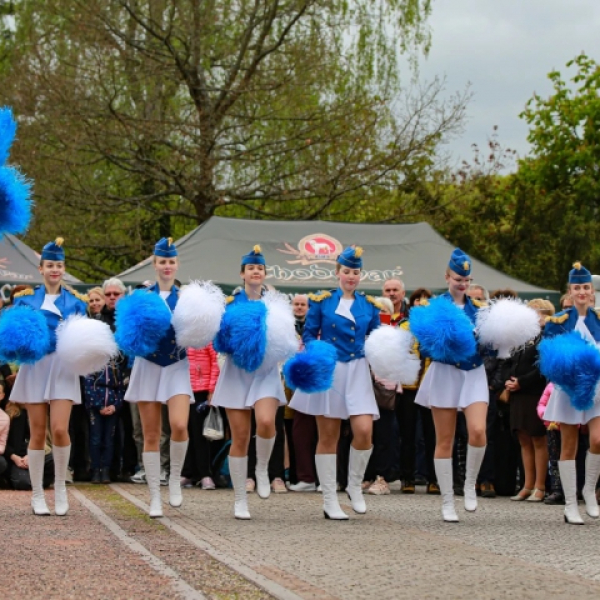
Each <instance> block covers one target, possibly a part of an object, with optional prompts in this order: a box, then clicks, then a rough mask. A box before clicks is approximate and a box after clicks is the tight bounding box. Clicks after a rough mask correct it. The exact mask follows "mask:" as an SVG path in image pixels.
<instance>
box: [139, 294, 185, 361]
mask: <svg viewBox="0 0 600 600" xmlns="http://www.w3.org/2000/svg"><path fill="white" fill-rule="evenodd" d="M148 292H149V293H154V294H160V288H159V287H158V283H155V284H154V285H153V286H152V287H150V288H148ZM178 299H179V288H178V287H177V286H176V285H174V286H173V287H172V288H171V293H170V294H169V295H168V296H167V297H166V298H165V302H166V303H167V305H168V307H169V308H170V309H171V312H173V311H174V310H175V307H176V306H177V300H178ZM186 356H187V353H186V351H185V348H180V347H179V346H178V345H177V340H176V339H175V329H173V325H170V326H169V329H168V331H167V333H165V335H163V337H162V338H161V340H160V343H159V345H158V348H157V350H156V352H153V353H152V354H149V355H148V356H144V358H145V359H146V360H149V361H150V362H152V363H154V364H155V365H159V366H160V367H168V366H169V365H172V364H175V363H176V362H178V361H180V360H183V359H184V358H186Z"/></svg>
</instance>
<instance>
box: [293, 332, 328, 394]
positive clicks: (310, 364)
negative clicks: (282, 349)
mask: <svg viewBox="0 0 600 600" xmlns="http://www.w3.org/2000/svg"><path fill="white" fill-rule="evenodd" d="M336 362H337V350H336V349H335V346H333V345H332V344H329V343H328V342H322V341H320V340H315V341H313V342H309V343H308V344H307V345H306V348H305V349H304V350H303V351H302V352H298V353H297V354H296V355H295V356H294V357H293V358H290V360H288V361H287V362H286V363H285V365H284V366H283V376H284V377H285V382H286V384H287V386H288V387H289V388H290V389H291V390H296V389H298V390H300V391H301V392H305V393H306V394H315V393H317V392H326V391H327V390H329V389H331V386H332V385H333V377H334V372H335V365H336Z"/></svg>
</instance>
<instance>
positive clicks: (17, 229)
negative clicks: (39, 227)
mask: <svg viewBox="0 0 600 600" xmlns="http://www.w3.org/2000/svg"><path fill="white" fill-rule="evenodd" d="M30 220H31V183H30V182H29V181H28V180H27V179H26V178H25V177H24V176H23V175H22V174H21V173H19V171H17V169H15V168H14V167H0V234H2V233H12V234H19V233H25V232H26V231H27V228H28V227H29V221H30Z"/></svg>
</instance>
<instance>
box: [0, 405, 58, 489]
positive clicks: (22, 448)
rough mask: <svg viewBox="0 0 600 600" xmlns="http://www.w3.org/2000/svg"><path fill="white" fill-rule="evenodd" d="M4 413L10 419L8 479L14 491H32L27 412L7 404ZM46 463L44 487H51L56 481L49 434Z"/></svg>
mask: <svg viewBox="0 0 600 600" xmlns="http://www.w3.org/2000/svg"><path fill="white" fill-rule="evenodd" d="M4 412H5V413H6V414H7V415H8V417H9V419H10V425H9V429H8V436H7V438H6V445H5V448H4V458H5V460H6V462H7V463H8V469H7V471H6V474H7V478H8V480H9V483H10V485H11V487H12V488H13V489H14V490H30V489H31V487H32V486H31V484H32V481H31V473H30V469H31V464H30V460H29V454H28V449H27V444H28V442H29V437H30V431H29V421H28V419H27V412H26V411H25V410H23V407H22V406H20V405H19V404H16V403H14V402H7V403H6V406H5V408H4ZM43 452H44V461H43V465H42V485H43V487H44V488H47V487H49V486H50V484H51V483H52V481H53V480H54V461H53V459H52V452H51V442H50V439H49V435H48V432H46V435H45V437H44V450H43Z"/></svg>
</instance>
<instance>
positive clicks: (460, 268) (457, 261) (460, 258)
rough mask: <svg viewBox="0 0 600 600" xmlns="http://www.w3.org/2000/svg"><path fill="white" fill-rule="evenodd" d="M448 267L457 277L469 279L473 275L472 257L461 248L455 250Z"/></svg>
mask: <svg viewBox="0 0 600 600" xmlns="http://www.w3.org/2000/svg"><path fill="white" fill-rule="evenodd" d="M448 267H449V268H450V269H451V270H452V271H454V272H455V273H456V274H457V275H460V276H461V277H468V276H469V275H470V274H471V257H470V256H469V255H468V254H465V253H464V252H463V251H462V250H461V249H460V248H455V249H454V252H452V255H451V256H450V262H449V263H448Z"/></svg>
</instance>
